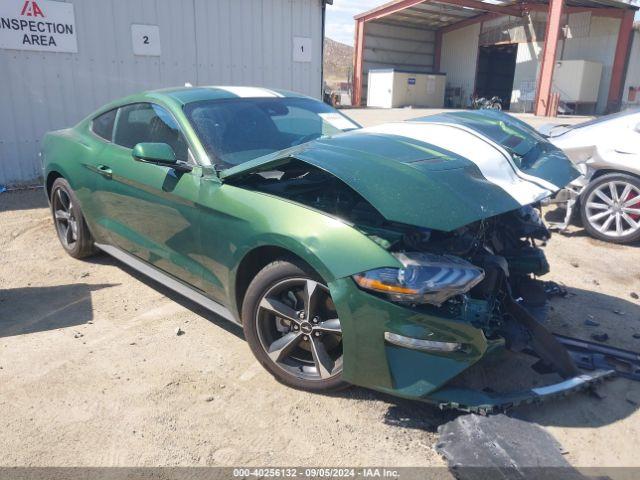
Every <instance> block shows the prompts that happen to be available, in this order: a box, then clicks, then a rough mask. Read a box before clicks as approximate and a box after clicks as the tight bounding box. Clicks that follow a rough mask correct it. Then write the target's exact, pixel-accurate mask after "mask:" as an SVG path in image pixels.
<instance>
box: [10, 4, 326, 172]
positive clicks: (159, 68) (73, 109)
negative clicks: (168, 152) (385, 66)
mask: <svg viewBox="0 0 640 480" xmlns="http://www.w3.org/2000/svg"><path fill="white" fill-rule="evenodd" d="M71 3H73V4H74V9H75V24H76V29H77V41H78V53H50V52H27V51H19V50H5V49H0V78H1V79H2V89H0V111H1V112H2V115H0V184H7V183H18V182H29V181H32V180H34V179H36V178H37V177H38V176H39V175H40V166H39V164H38V162H37V152H38V150H39V143H40V140H41V138H42V136H43V134H44V133H45V132H47V131H49V130H55V129H59V128H65V127H69V126H72V125H74V124H75V123H77V122H78V121H79V120H81V119H82V118H83V117H85V116H86V115H87V114H89V113H91V112H92V111H93V110H95V109H96V108H98V107H99V106H101V105H103V104H105V103H107V102H108V101H111V100H114V99H117V98H119V97H122V96H124V95H128V94H130V93H134V92H137V91H141V90H148V89H154V88H160V87H167V86H179V85H183V84H184V83H185V82H191V83H193V84H194V85H195V84H199V85H211V84H219V85H224V84H232V85H258V86H265V87H271V88H284V89H289V90H295V91H298V92H301V93H305V94H307V95H311V96H314V97H316V98H319V97H320V94H321V88H322V78H321V75H322V73H321V72H322V9H321V0H216V1H210V0H129V1H123V0H81V1H80V0H76V1H72V2H71ZM132 23H140V24H151V25H159V27H160V43H161V46H162V55H161V56H159V57H145V56H135V55H133V52H132V47H131V24H132ZM294 36H300V37H311V38H312V47H313V53H312V61H311V62H309V63H300V62H293V60H292V56H293V52H292V45H293V37H294Z"/></svg>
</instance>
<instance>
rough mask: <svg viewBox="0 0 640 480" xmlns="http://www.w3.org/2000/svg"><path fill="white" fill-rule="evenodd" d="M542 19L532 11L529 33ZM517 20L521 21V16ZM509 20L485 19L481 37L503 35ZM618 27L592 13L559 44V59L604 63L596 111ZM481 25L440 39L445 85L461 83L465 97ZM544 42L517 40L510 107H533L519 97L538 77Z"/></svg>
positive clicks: (604, 90) (601, 108) (606, 83)
mask: <svg viewBox="0 0 640 480" xmlns="http://www.w3.org/2000/svg"><path fill="white" fill-rule="evenodd" d="M580 15H583V14H571V15H569V16H568V18H567V20H565V22H567V23H568V24H569V25H573V24H577V23H580V22H576V21H574V20H575V18H574V17H579V16H580ZM545 19H546V13H540V12H535V13H534V14H532V19H531V21H530V22H528V30H527V31H529V33H530V34H531V36H533V33H534V32H535V31H537V30H539V28H534V27H535V25H536V24H537V23H539V22H540V21H541V20H545ZM519 22H522V20H520V21H519ZM512 24H514V21H513V18H511V17H501V18H498V19H494V20H491V21H488V22H485V23H484V24H483V26H482V32H483V38H485V37H487V35H488V34H490V33H491V32H494V31H497V32H502V34H503V35H504V32H506V31H508V30H509V28H510V26H511V27H512V26H513V25H512ZM619 27H620V20H619V19H615V18H605V17H595V16H592V17H591V19H590V22H589V23H588V25H587V27H586V29H584V30H583V31H580V32H578V31H577V29H576V28H574V32H573V35H574V37H573V38H568V39H567V40H565V41H564V42H562V41H561V42H560V44H559V45H558V52H559V53H558V59H562V60H589V61H592V62H599V63H601V64H602V65H603V70H602V78H601V79H600V90H599V92H598V103H597V105H596V112H597V113H602V112H604V110H605V108H606V106H607V95H608V93H609V84H610V82H611V70H612V66H613V59H614V57H615V49H616V41H617V38H618V29H619ZM480 28H481V27H480V24H476V25H471V26H468V27H465V28H461V29H459V30H454V31H452V32H449V33H446V34H444V35H443V39H442V60H441V70H442V71H443V72H446V74H447V86H451V87H461V88H462V89H463V96H466V97H469V95H471V94H472V93H473V89H474V85H475V76H476V62H477V56H478V36H479V34H480ZM518 28H519V27H513V28H512V30H514V31H515V32H516V33H517V32H518V30H517V29H518ZM487 40H488V38H487ZM514 42H515V40H514ZM563 43H564V45H563ZM543 45H544V43H543V42H527V43H519V44H518V54H517V57H516V69H515V74H514V82H513V94H512V97H511V102H512V104H511V109H512V110H513V111H524V110H527V111H530V109H531V107H532V104H533V102H532V101H522V96H523V93H524V91H525V90H526V88H527V87H528V86H530V84H531V82H534V83H535V82H536V80H537V77H538V73H539V63H540V58H541V56H542V50H543ZM638 83H640V82H638ZM534 88H535V87H534Z"/></svg>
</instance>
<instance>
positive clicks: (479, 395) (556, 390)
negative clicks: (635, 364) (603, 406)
mask: <svg viewBox="0 0 640 480" xmlns="http://www.w3.org/2000/svg"><path fill="white" fill-rule="evenodd" d="M613 375H615V371H614V370H596V371H594V372H590V373H584V374H580V375H577V376H575V377H572V378H568V379H566V380H563V381H561V382H559V383H555V384H552V385H547V386H544V387H537V388H531V389H529V390H524V391H519V392H513V393H500V394H492V393H487V392H483V391H478V390H469V389H464V388H456V387H444V388H442V389H440V390H438V391H436V392H433V393H432V394H430V395H429V396H428V398H425V400H426V401H428V402H431V403H434V404H436V405H437V406H438V407H439V408H440V409H441V410H446V409H456V410H462V411H464V412H472V413H479V414H481V415H486V414H489V413H495V412H503V411H506V410H509V409H510V408H512V407H516V406H518V405H524V404H528V403H542V402H544V401H546V400H548V399H551V398H557V397H564V396H567V395H570V394H573V393H575V392H578V391H581V390H586V389H588V388H591V387H592V386H593V385H595V384H597V383H600V382H602V381H603V380H604V379H606V378H608V377H611V376H613Z"/></svg>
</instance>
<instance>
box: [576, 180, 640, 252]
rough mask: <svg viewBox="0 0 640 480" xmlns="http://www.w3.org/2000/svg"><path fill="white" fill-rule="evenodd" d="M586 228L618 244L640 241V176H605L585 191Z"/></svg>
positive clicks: (583, 202) (583, 200)
mask: <svg viewBox="0 0 640 480" xmlns="http://www.w3.org/2000/svg"><path fill="white" fill-rule="evenodd" d="M580 197H581V201H580V213H581V217H582V223H583V225H584V228H585V229H586V230H587V231H588V232H589V234H590V235H592V236H593V237H595V238H599V239H600V240H605V241H608V242H615V243H630V242H635V241H638V240H640V179H639V178H637V177H634V176H632V175H627V174H623V173H612V174H608V175H603V176H602V177H599V178H597V179H596V180H594V181H593V182H591V183H590V184H589V185H588V186H587V188H586V189H585V191H584V192H583V193H582V195H581V196H580Z"/></svg>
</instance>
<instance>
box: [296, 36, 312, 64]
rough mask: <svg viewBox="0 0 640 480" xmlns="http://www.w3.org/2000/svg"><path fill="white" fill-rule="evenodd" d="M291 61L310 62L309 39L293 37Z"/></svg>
mask: <svg viewBox="0 0 640 480" xmlns="http://www.w3.org/2000/svg"><path fill="white" fill-rule="evenodd" d="M293 61H294V62H310V61H311V39H310V38H309V37H293Z"/></svg>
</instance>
